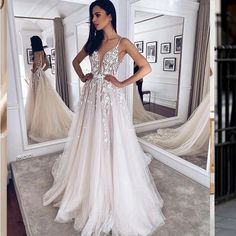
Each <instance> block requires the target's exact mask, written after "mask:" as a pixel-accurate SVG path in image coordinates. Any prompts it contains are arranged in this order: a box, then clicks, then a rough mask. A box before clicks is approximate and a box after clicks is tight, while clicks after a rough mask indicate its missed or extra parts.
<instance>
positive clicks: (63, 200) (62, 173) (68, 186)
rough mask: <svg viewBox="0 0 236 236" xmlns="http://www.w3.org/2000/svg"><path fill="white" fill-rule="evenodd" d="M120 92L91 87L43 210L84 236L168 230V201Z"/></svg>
mask: <svg viewBox="0 0 236 236" xmlns="http://www.w3.org/2000/svg"><path fill="white" fill-rule="evenodd" d="M130 118H131V117H130V114H129V111H128V108H127V105H126V101H125V97H124V94H123V91H122V90H121V89H118V88H115V87H114V86H113V85H111V84H110V83H109V82H107V81H104V80H103V79H99V78H94V79H92V80H91V81H87V82H86V83H85V85H84V88H83V93H82V96H81V98H80V104H79V106H78V111H77V112H76V115H75V117H74V120H73V124H72V127H71V130H70V134H69V142H68V143H67V144H66V146H65V150H64V153H63V154H62V155H61V157H60V158H59V159H58V161H56V163H55V164H54V167H53V171H52V173H53V177H54V183H53V186H52V187H51V188H50V189H49V190H48V192H47V193H46V194H45V195H44V198H43V204H44V205H45V206H46V205H48V204H50V203H52V202H53V203H54V206H56V207H59V210H58V212H57V216H56V219H55V220H56V221H57V222H61V223H65V222H69V221H71V220H74V228H75V229H76V230H78V231H80V232H81V236H91V235H93V236H95V235H96V236H100V235H108V234H109V233H111V234H112V235H114V236H118V235H119V236H146V235H151V233H152V232H154V231H155V230H156V229H157V227H158V226H160V225H162V224H164V216H163V214H162V212H161V208H162V206H163V201H162V198H161V196H160V194H159V193H158V191H157V189H156V187H155V184H154V181H153V178H152V176H151V174H150V172H149V169H148V163H147V157H146V156H145V154H144V152H143V150H142V149H141V147H140V145H139V143H138V141H137V137H136V134H135V131H134V128H133V125H132V122H131V119H130Z"/></svg>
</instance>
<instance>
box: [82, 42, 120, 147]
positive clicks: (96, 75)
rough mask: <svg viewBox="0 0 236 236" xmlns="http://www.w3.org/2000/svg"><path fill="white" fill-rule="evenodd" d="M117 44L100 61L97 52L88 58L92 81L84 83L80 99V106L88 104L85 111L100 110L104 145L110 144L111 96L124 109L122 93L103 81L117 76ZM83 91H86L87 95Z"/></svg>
mask: <svg viewBox="0 0 236 236" xmlns="http://www.w3.org/2000/svg"><path fill="white" fill-rule="evenodd" d="M118 44H119V43H118ZM118 44H117V46H116V47H114V48H112V49H111V50H109V51H107V52H106V53H105V54H104V56H103V58H102V60H101V61H100V55H99V53H98V52H97V51H94V52H93V54H92V55H91V56H90V63H91V70H92V71H91V73H92V74H93V79H92V80H88V81H86V82H85V85H84V87H83V91H82V94H81V99H80V105H82V104H83V103H84V102H86V104H88V107H87V109H91V111H92V110H94V107H95V108H99V107H101V108H102V112H101V114H102V123H103V131H104V141H105V142H106V143H110V139H111V137H110V133H109V131H110V129H109V126H110V122H111V117H110V116H111V107H112V105H113V104H112V96H113V95H114V94H115V95H116V96H115V97H116V98H117V99H116V102H118V104H119V105H120V107H121V108H122V107H123V109H125V96H124V93H123V91H122V90H121V89H119V88H117V87H116V86H114V85H113V84H112V83H110V82H108V81H106V80H104V77H105V75H106V74H110V75H113V76H117V71H118V68H119V64H120V63H119V60H118ZM85 91H88V92H87V93H88V94H87V95H86V94H85ZM94 95H95V96H94ZM100 105H101V106H100Z"/></svg>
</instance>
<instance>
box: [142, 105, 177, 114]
mask: <svg viewBox="0 0 236 236" xmlns="http://www.w3.org/2000/svg"><path fill="white" fill-rule="evenodd" d="M144 108H145V110H146V111H151V112H154V113H156V114H159V115H161V116H164V117H173V116H175V115H176V114H175V113H176V112H175V109H173V108H169V107H165V106H161V105H158V104H155V103H144Z"/></svg>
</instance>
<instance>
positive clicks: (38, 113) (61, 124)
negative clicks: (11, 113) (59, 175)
mask: <svg viewBox="0 0 236 236" xmlns="http://www.w3.org/2000/svg"><path fill="white" fill-rule="evenodd" d="M36 67H37V70H36V72H35V73H32V74H31V77H30V80H29V89H28V95H27V100H26V108H25V113H26V125H27V134H28V137H29V138H30V139H32V140H33V141H36V142H45V141H49V140H53V139H62V138H66V137H67V136H68V132H69V129H70V126H71V123H72V119H73V113H72V111H71V110H70V109H69V108H68V107H67V106H66V105H65V103H64V102H63V100H62V99H61V97H60V96H59V94H58V93H57V91H56V90H55V89H54V88H53V87H52V85H51V84H50V81H49V79H48V78H47V76H46V74H45V72H44V71H43V60H42V58H40V59H39V60H38V61H37V62H36Z"/></svg>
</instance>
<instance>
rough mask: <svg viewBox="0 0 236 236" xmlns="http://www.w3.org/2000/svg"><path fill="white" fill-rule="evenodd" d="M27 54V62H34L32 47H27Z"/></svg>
mask: <svg viewBox="0 0 236 236" xmlns="http://www.w3.org/2000/svg"><path fill="white" fill-rule="evenodd" d="M26 55H27V63H28V64H33V62H34V60H33V57H34V55H33V51H32V49H31V48H26Z"/></svg>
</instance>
